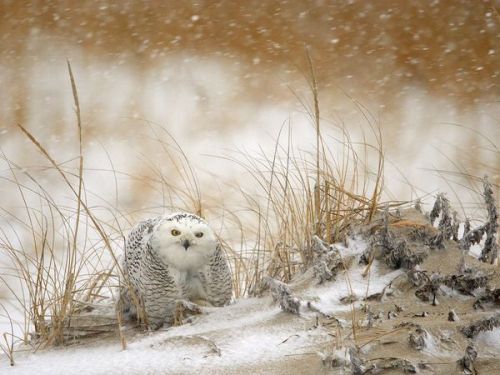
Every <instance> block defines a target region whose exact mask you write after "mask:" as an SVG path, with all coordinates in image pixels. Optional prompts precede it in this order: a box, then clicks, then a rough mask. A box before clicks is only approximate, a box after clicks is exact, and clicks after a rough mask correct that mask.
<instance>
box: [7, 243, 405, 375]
mask: <svg viewBox="0 0 500 375" xmlns="http://www.w3.org/2000/svg"><path fill="white" fill-rule="evenodd" d="M351 246H352V252H351V253H354V254H356V253H357V254H358V255H359V252H360V251H362V250H363V249H364V248H365V247H366V245H365V244H364V243H362V242H361V241H359V240H356V241H351ZM338 248H339V249H340V250H341V252H342V253H343V254H349V248H345V247H343V246H340V245H339V246H338ZM362 272H363V268H362V267H360V266H353V267H352V268H351V269H349V270H348V272H341V273H340V274H339V275H338V276H337V279H336V280H335V281H334V282H331V283H326V284H324V285H321V286H318V287H311V288H310V289H308V290H307V291H306V292H305V293H303V294H302V295H301V296H302V298H303V299H304V301H303V302H302V306H301V315H300V316H296V315H291V314H289V313H286V312H283V311H281V310H280V308H279V307H278V306H277V305H276V304H275V303H273V301H272V299H271V298H270V296H267V297H262V298H247V299H240V300H237V301H235V302H234V303H233V304H231V305H230V306H227V307H223V308H204V313H203V314H202V315H199V316H194V317H193V321H192V322H191V323H187V324H185V325H182V326H178V327H170V328H163V329H161V330H160V331H157V332H149V333H148V332H144V333H141V332H136V333H132V332H133V331H132V330H133V329H132V328H128V329H129V339H128V345H127V349H126V350H122V348H121V345H120V342H119V340H118V338H115V339H106V340H99V339H97V340H91V341H90V342H89V343H84V344H75V345H69V346H66V347H59V348H54V349H49V350H38V351H36V352H31V351H30V350H26V351H23V350H21V351H19V352H17V353H16V355H15V361H16V365H15V366H14V367H9V366H8V365H7V363H6V362H4V361H2V369H3V370H2V372H3V371H5V373H6V374H33V373H36V374H38V375H44V374H47V375H48V374H51V375H55V374H68V373H72V372H81V371H84V372H85V373H86V374H92V375H94V374H122V373H127V374H159V373H186V374H187V373H193V372H197V371H202V372H203V373H214V374H215V373H218V374H219V373H234V374H236V373H239V372H240V371H242V369H244V368H245V366H247V365H251V367H252V366H253V367H254V368H257V367H258V368H261V369H263V371H264V372H265V369H266V366H269V368H271V367H272V366H274V365H276V363H281V362H283V361H285V360H286V358H287V356H300V355H318V356H319V354H315V353H319V352H320V351H321V350H322V349H323V348H328V347H330V346H331V342H332V337H331V335H330V333H331V332H330V330H329V329H328V328H326V327H322V326H316V325H315V323H314V322H315V316H316V313H315V312H313V311H311V310H309V309H308V308H307V306H306V301H307V300H309V299H310V300H313V301H314V306H315V308H316V309H318V310H320V311H322V312H324V313H326V314H332V315H333V314H334V313H335V314H336V313H339V312H342V311H347V310H348V309H349V304H347V305H346V304H345V303H342V302H341V301H340V298H342V297H346V296H348V295H351V294H352V293H355V294H356V295H359V296H364V295H365V293H368V294H373V293H378V292H380V291H381V290H382V289H383V288H384V287H385V286H386V285H387V284H388V283H389V282H390V281H391V280H393V279H394V278H395V277H396V276H397V275H398V274H400V273H401V271H393V272H384V271H381V270H380V269H379V267H378V263H377V261H375V262H374V264H373V265H372V271H371V275H370V278H367V277H365V278H363V277H362V275H361V274H362ZM342 324H344V325H345V326H346V327H349V326H350V324H351V323H350V322H349V321H343V323H342ZM282 367H283V366H282ZM283 368H284V367H283Z"/></svg>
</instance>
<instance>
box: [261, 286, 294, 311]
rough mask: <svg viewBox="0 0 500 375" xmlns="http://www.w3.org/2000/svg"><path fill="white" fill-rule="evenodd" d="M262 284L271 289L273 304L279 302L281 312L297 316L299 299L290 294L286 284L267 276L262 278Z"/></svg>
mask: <svg viewBox="0 0 500 375" xmlns="http://www.w3.org/2000/svg"><path fill="white" fill-rule="evenodd" d="M264 282H265V283H266V285H267V286H268V287H269V288H270V289H271V293H272V295H273V300H274V302H279V305H280V308H281V309H282V310H283V311H286V312H289V313H292V314H296V315H299V309H300V299H298V298H297V297H295V296H294V295H293V294H292V292H291V290H290V287H289V286H288V285H287V284H285V283H283V282H281V281H279V280H276V279H273V278H271V277H269V276H267V277H265V278H264Z"/></svg>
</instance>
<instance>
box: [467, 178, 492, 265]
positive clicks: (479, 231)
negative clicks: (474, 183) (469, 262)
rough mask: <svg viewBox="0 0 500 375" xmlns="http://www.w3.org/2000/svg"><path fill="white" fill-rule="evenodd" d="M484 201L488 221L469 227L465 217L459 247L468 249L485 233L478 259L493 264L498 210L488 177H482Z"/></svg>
mask: <svg viewBox="0 0 500 375" xmlns="http://www.w3.org/2000/svg"><path fill="white" fill-rule="evenodd" d="M483 189H484V193H483V195H484V201H485V204H486V210H487V212H488V221H487V222H486V223H485V224H483V225H480V226H479V227H477V228H474V229H472V230H471V229H470V221H469V220H468V219H466V221H465V227H464V235H463V237H462V239H461V240H460V248H461V249H463V250H469V249H470V247H471V245H475V244H479V243H480V242H481V240H482V239H483V237H484V235H485V234H486V240H485V241H484V246H483V249H482V250H481V255H480V256H479V260H481V261H483V262H485V263H490V264H494V263H495V261H496V259H497V258H498V245H497V243H496V236H497V229H498V212H497V209H496V205H495V198H494V197H493V188H492V187H491V184H490V182H489V181H488V177H487V176H485V177H484V178H483Z"/></svg>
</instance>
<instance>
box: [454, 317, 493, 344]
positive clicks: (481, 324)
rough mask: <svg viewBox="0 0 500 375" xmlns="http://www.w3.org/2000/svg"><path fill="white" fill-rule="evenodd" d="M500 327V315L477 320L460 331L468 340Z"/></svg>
mask: <svg viewBox="0 0 500 375" xmlns="http://www.w3.org/2000/svg"><path fill="white" fill-rule="evenodd" d="M496 327H500V313H497V314H496V315H493V316H491V317H489V318H483V319H480V320H476V321H475V322H473V323H472V324H469V325H468V326H465V327H462V329H461V330H460V331H461V332H462V333H463V334H464V335H465V336H467V337H468V338H471V339H472V338H474V337H476V336H477V335H478V334H479V333H481V332H483V331H491V330H492V329H493V328H496Z"/></svg>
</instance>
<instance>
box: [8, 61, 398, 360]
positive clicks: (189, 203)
mask: <svg viewBox="0 0 500 375" xmlns="http://www.w3.org/2000/svg"><path fill="white" fill-rule="evenodd" d="M308 63H309V76H308V79H309V84H310V92H311V97H310V98H309V99H307V98H302V97H299V96H298V95H296V96H297V98H298V99H299V101H300V102H301V103H302V104H303V106H304V109H305V110H306V112H307V114H308V115H309V116H310V118H311V123H312V125H313V126H314V134H315V148H314V149H313V150H312V151H307V150H304V149H300V148H297V147H294V146H293V142H292V132H291V127H290V124H286V123H285V124H284V125H283V126H282V128H281V129H280V132H279V134H278V137H277V139H276V141H275V144H274V151H273V153H272V154H270V155H269V154H267V153H266V152H264V151H261V152H260V153H258V154H250V153H247V152H239V153H237V154H235V155H233V156H231V157H227V158H226V160H227V161H228V162H232V163H236V164H237V165H239V166H240V167H242V169H243V170H244V171H246V172H247V174H248V175H249V176H250V177H251V179H252V180H253V183H252V184H251V189H247V188H245V187H243V186H231V185H230V184H227V185H226V186H224V188H225V189H227V191H231V192H232V193H233V194H235V195H237V196H238V197H239V201H240V206H241V209H231V210H228V209H227V208H226V205H225V204H224V202H223V200H224V197H222V198H219V199H218V198H216V197H213V196H209V195H208V194H207V193H206V192H205V191H202V189H201V187H200V184H199V182H198V176H197V173H198V171H197V170H195V169H194V167H193V166H192V165H191V163H190V161H189V157H188V155H187V153H185V152H184V150H183V148H182V147H181V145H179V144H178V143H177V142H176V140H175V138H174V137H173V136H172V135H171V134H170V133H169V132H168V131H167V130H165V129H164V128H163V127H162V126H160V125H157V124H153V123H150V122H147V121H146V122H145V123H146V125H147V129H148V130H149V134H150V135H151V136H150V140H152V141H153V143H155V144H156V145H157V146H158V147H159V148H160V150H161V157H160V160H158V156H155V159H152V158H151V157H149V156H147V155H141V161H142V162H143V165H144V166H146V168H145V171H143V172H144V173H145V176H142V175H138V174H135V175H134V174H127V173H125V172H120V171H117V170H115V169H114V167H113V163H112V161H111V163H110V164H111V165H112V168H111V169H110V170H108V171H107V172H109V175H110V176H112V178H113V179H114V181H115V185H116V197H115V202H105V204H104V205H103V206H90V205H89V203H88V196H89V195H90V194H91V193H90V192H88V191H87V190H86V186H85V176H84V175H85V172H86V169H85V164H84V150H83V146H82V145H83V141H82V119H81V112H80V106H79V101H78V92H77V87H76V83H75V79H74V77H73V73H72V71H71V66H70V65H69V63H68V70H69V75H70V82H71V86H72V92H73V98H74V103H75V109H76V120H77V127H76V133H77V136H78V142H77V144H78V157H77V158H76V161H77V165H76V167H75V168H73V169H72V168H71V167H69V166H67V165H66V164H65V163H60V162H58V161H57V160H56V159H55V158H54V156H52V155H51V154H50V153H49V151H48V150H47V148H46V146H45V145H43V144H42V142H41V141H40V140H39V139H38V138H37V137H36V135H35V134H33V133H32V132H31V131H29V130H28V129H26V128H25V127H24V126H23V125H21V124H19V125H18V127H19V129H20V131H21V132H22V133H23V134H24V135H25V136H26V138H27V139H28V140H29V141H30V142H31V144H32V145H33V146H34V147H35V148H36V149H37V150H38V152H39V153H40V154H41V155H42V156H43V157H44V160H45V161H46V162H47V163H48V165H47V166H45V167H44V170H45V173H52V174H54V175H55V176H57V177H58V178H59V179H60V181H62V182H63V185H64V187H65V194H67V193H69V198H67V199H65V200H64V201H61V198H60V195H61V191H60V190H58V189H54V188H53V186H51V185H50V184H49V183H46V182H44V180H43V179H41V178H40V176H39V175H37V174H36V173H35V172H33V171H31V170H30V169H25V168H23V167H22V166H20V165H17V164H16V163H14V162H13V161H12V160H10V159H9V158H8V157H7V156H6V155H4V154H2V159H3V161H4V163H5V164H6V165H7V166H8V170H9V173H10V177H4V180H5V182H6V183H8V184H10V186H11V187H14V188H15V189H17V191H18V196H17V198H16V200H18V201H19V202H22V205H23V211H24V212H23V213H22V214H20V213H19V212H17V211H16V212H14V211H12V212H9V211H7V210H6V209H2V218H3V219H5V221H6V222H7V223H8V225H7V226H5V228H2V229H1V230H0V251H1V252H2V253H3V254H6V255H7V256H8V257H9V258H10V259H11V260H12V267H4V268H2V269H1V272H0V279H2V281H3V282H4V283H5V284H6V285H7V286H8V288H10V292H11V294H12V296H13V297H14V299H15V302H16V304H17V305H18V307H19V308H20V310H21V311H22V314H23V316H24V322H23V323H22V324H23V326H22V327H21V329H20V331H21V332H23V337H20V338H17V337H14V328H12V329H11V333H6V334H4V343H2V344H0V347H1V348H2V349H3V351H4V352H5V353H6V354H7V356H8V358H9V359H10V361H11V363H12V364H13V363H14V358H13V355H14V352H13V349H14V346H15V341H16V340H21V341H24V343H31V344H33V343H35V345H36V346H37V347H38V346H40V345H44V346H47V345H60V344H63V343H65V342H67V341H68V340H69V339H70V338H69V337H67V335H65V327H66V324H67V322H68V320H69V318H70V317H71V316H72V315H74V314H75V313H77V312H78V311H77V310H78V306H81V304H80V303H79V304H75V301H78V302H83V304H92V303H95V302H102V301H107V303H111V301H112V298H113V293H114V288H116V287H117V286H118V281H117V276H119V275H120V274H121V269H120V267H119V262H118V259H117V258H118V257H117V254H118V252H119V251H120V250H121V249H122V247H123V241H124V236H125V235H126V233H127V231H128V228H130V227H131V226H132V225H133V224H134V223H135V222H136V221H137V220H138V219H139V218H142V217H144V216H145V215H147V214H150V213H151V211H153V212H156V213H161V212H163V211H164V210H175V209H181V210H187V211H191V212H195V213H197V214H198V215H200V216H203V217H206V218H207V219H208V220H209V221H210V222H213V221H214V220H216V221H219V222H221V226H220V228H218V229H219V232H220V234H221V235H220V238H221V242H222V243H223V247H224V248H225V250H226V253H227V255H228V257H229V259H230V264H231V268H232V272H233V276H234V277H233V281H234V293H235V297H237V298H239V297H243V296H247V295H249V294H251V293H252V292H253V291H256V290H257V289H258V287H259V286H260V285H261V282H262V280H263V279H264V277H265V276H270V277H272V278H275V279H279V280H281V281H284V282H288V281H290V280H291V279H292V278H293V277H294V275H296V274H297V273H298V272H301V271H303V270H305V269H306V268H307V267H309V266H310V265H311V264H312V261H313V257H314V254H313V251H312V241H313V236H314V235H317V236H318V237H320V238H321V239H323V240H324V241H325V242H327V243H334V242H339V241H345V239H346V237H347V236H348V235H349V234H350V233H351V230H352V228H353V226H355V225H357V224H360V223H367V222H370V220H372V218H373V216H374V214H375V212H377V210H378V209H379V208H380V207H381V206H384V207H385V206H387V204H388V203H387V202H382V201H381V199H382V198H381V197H382V191H383V181H384V180H383V169H384V152H383V145H382V137H381V134H380V130H379V128H378V124H377V122H376V121H375V120H374V118H373V117H372V116H371V115H370V113H369V111H367V110H366V108H364V107H363V106H362V105H361V104H360V103H358V102H356V101H355V100H354V99H353V103H354V104H355V105H356V107H357V108H358V110H359V111H360V112H361V113H362V114H363V116H364V117H365V119H366V121H367V123H368V124H369V126H370V132H371V133H372V137H373V138H375V140H376V142H375V145H371V144H369V143H368V141H366V140H364V141H363V142H361V143H356V142H354V141H353V140H352V139H351V138H350V135H349V132H348V131H347V130H346V128H345V127H343V126H338V127H337V128H336V129H335V133H334V134H335V137H334V136H332V135H331V134H330V133H331V132H330V130H329V131H328V132H327V131H325V129H323V128H322V124H323V121H322V118H321V116H320V102H319V99H320V98H319V92H320V90H319V88H318V82H317V80H316V76H315V71H314V67H313V63H312V59H311V57H310V56H309V58H308ZM308 103H311V105H309V104H308ZM325 134H327V135H325ZM165 166H168V168H167V169H165ZM372 168H373V172H372ZM102 171H104V169H103V170H102ZM117 176H127V177H128V178H130V179H132V180H135V181H141V183H142V186H147V188H148V192H151V196H154V197H158V199H160V200H159V201H157V202H156V206H154V207H146V208H143V209H141V210H137V211H134V212H124V211H123V210H121V209H120V207H119V204H118V203H119V202H118V191H119V184H118V177H117ZM68 202H69V203H68ZM394 204H398V203H394ZM235 229H236V232H237V233H239V238H238V239H235V238H234V237H233V238H231V239H229V240H227V241H225V240H224V238H225V236H224V234H225V233H227V232H229V231H231V232H233V233H234V232H235ZM366 274H367V277H369V267H368V268H367V272H366ZM345 275H346V282H347V283H350V281H349V273H348V272H347V270H346V272H345ZM15 284H18V285H19V286H18V285H15ZM4 309H5V308H4ZM5 310H6V309H5ZM6 311H7V310H6ZM351 311H352V329H353V332H352V334H353V337H354V339H355V341H356V325H357V318H356V311H355V309H354V306H353V305H352V306H351ZM7 314H8V313H7ZM117 318H118V326H121V325H122V323H123V322H122V317H121V315H119V314H118V317H117ZM11 321H12V320H11ZM12 324H14V323H12ZM117 328H119V327H117ZM118 332H119V333H120V341H121V344H122V347H123V348H124V349H125V348H126V341H125V338H124V336H123V335H122V334H121V330H120V329H118ZM31 333H33V335H32V337H31V338H30V334H31ZM33 339H34V340H33Z"/></svg>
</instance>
